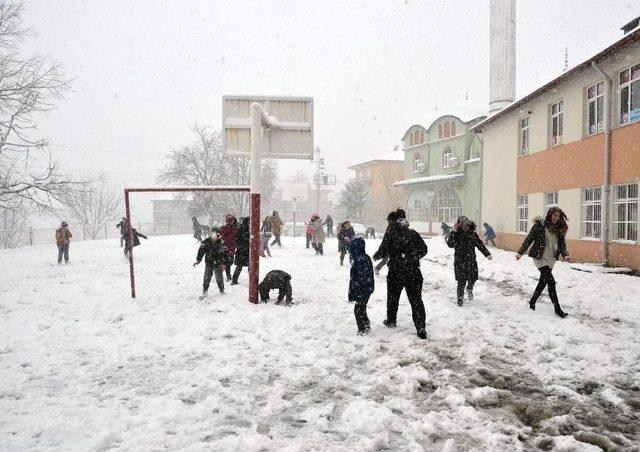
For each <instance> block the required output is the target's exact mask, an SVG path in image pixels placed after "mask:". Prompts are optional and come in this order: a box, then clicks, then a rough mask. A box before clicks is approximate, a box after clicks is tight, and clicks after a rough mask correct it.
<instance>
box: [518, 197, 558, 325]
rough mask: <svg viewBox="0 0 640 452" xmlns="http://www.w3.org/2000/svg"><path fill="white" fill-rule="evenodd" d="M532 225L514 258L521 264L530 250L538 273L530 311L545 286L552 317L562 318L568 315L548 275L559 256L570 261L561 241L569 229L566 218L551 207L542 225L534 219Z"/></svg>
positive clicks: (554, 282) (534, 308) (540, 220)
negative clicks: (522, 258) (554, 315)
mask: <svg viewBox="0 0 640 452" xmlns="http://www.w3.org/2000/svg"><path fill="white" fill-rule="evenodd" d="M533 221H534V223H533V226H531V230H530V231H529V234H528V235H527V238H526V239H524V242H523V243H522V246H521V247H520V249H519V250H518V254H517V255H516V259H517V260H520V258H521V257H522V255H523V254H524V253H526V252H527V249H529V246H531V249H530V250H529V256H531V257H532V258H533V262H534V263H535V264H536V267H538V271H539V272H540V280H539V281H538V285H537V286H536V289H535V291H534V292H533V296H532V297H531V300H530V301H529V307H530V308H531V309H532V310H534V311H535V310H536V301H538V297H539V296H540V295H541V294H542V291H543V290H544V288H545V286H549V298H551V302H552V303H553V308H554V310H555V313H556V315H557V316H558V317H560V318H565V317H566V316H567V315H568V314H567V313H566V312H564V311H563V310H562V308H561V307H560V302H559V301H558V293H557V292H556V280H555V278H554V277H553V273H551V272H552V271H553V266H554V264H555V263H556V260H558V257H560V256H562V258H563V259H564V260H565V261H567V262H570V261H571V259H570V257H569V252H568V251H567V242H566V241H565V238H564V237H565V234H566V233H567V230H568V229H569V226H568V225H567V216H566V215H565V213H564V212H563V211H562V209H560V208H559V207H552V208H550V209H549V211H548V212H547V217H546V218H545V219H544V221H542V218H540V217H536V218H535V220H533Z"/></svg>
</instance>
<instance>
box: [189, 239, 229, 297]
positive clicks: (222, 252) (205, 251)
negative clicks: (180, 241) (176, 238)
mask: <svg viewBox="0 0 640 452" xmlns="http://www.w3.org/2000/svg"><path fill="white" fill-rule="evenodd" d="M203 257H204V258H205V268H204V280H203V282H202V295H201V296H200V299H201V300H203V299H204V298H205V297H206V296H207V294H208V292H209V283H210V282H211V277H212V276H213V274H215V275H216V283H217V284H218V289H220V293H221V294H223V293H224V278H223V277H222V273H223V272H224V271H225V269H226V267H227V266H228V265H231V262H230V259H229V254H228V253H227V250H226V247H225V246H224V244H223V243H222V239H221V238H220V229H218V228H213V229H212V230H211V235H210V236H209V237H207V238H206V239H204V240H203V241H202V243H201V244H200V248H198V255H197V256H196V261H195V262H194V263H193V266H194V267H195V266H197V265H198V264H199V263H200V262H201V261H202V258H203Z"/></svg>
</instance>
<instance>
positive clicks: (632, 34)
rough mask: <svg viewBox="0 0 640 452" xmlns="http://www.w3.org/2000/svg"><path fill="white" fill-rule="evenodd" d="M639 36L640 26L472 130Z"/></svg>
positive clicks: (513, 108)
mask: <svg viewBox="0 0 640 452" xmlns="http://www.w3.org/2000/svg"><path fill="white" fill-rule="evenodd" d="M639 37H640V28H636V29H635V30H634V31H631V32H629V33H627V34H625V35H624V36H623V37H622V38H620V39H618V40H617V41H616V42H614V43H613V44H611V45H610V46H608V47H607V48H605V49H604V50H602V51H600V52H598V53H597V54H595V55H594V56H592V57H591V58H588V59H586V60H585V61H583V62H582V63H579V64H577V65H575V66H574V67H572V68H571V69H569V70H567V71H566V72H564V73H562V74H561V75H559V76H557V77H554V78H553V79H552V80H551V81H549V82H547V83H545V84H544V85H542V86H541V87H540V88H537V89H535V90H533V91H532V92H530V93H529V94H527V95H525V96H523V97H521V98H519V99H517V100H516V101H515V102H513V103H511V104H509V105H507V106H506V107H504V108H503V109H502V110H498V111H497V112H495V113H493V114H492V115H490V116H489V117H487V118H486V119H484V120H483V121H480V122H479V123H478V124H476V125H474V126H473V127H471V130H474V131H480V130H482V127H484V126H485V125H487V124H489V123H490V122H493V120H495V119H496V118H499V117H501V116H503V115H505V114H506V113H509V112H510V111H512V110H515V108H516V107H519V106H520V105H522V104H524V103H525V102H528V101H530V100H532V99H533V98H535V97H536V96H538V95H539V94H542V93H543V92H545V91H547V90H549V89H550V88H553V87H554V86H557V85H558V84H560V83H561V82H563V81H565V80H567V79H569V78H570V77H572V76H573V75H574V74H576V73H577V72H578V71H581V70H582V69H584V68H586V67H587V66H590V65H591V62H592V61H597V60H600V59H602V58H604V57H605V56H607V55H609V54H611V53H613V52H615V51H616V50H618V49H619V48H620V47H622V46H624V45H626V44H629V43H631V42H634V41H636V40H638V38H639Z"/></svg>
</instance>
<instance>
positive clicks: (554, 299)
mask: <svg viewBox="0 0 640 452" xmlns="http://www.w3.org/2000/svg"><path fill="white" fill-rule="evenodd" d="M538 270H539V271H540V279H539V280H538V285H537V286H536V290H534V291H533V296H532V297H531V301H530V302H529V303H531V304H535V302H536V301H538V297H540V295H541V294H542V291H543V290H544V288H545V286H548V287H549V298H551V303H553V307H554V308H555V310H556V311H558V310H562V308H561V307H560V303H559V301H558V293H557V292H556V279H555V278H554V277H553V273H552V272H551V268H550V267H548V266H546V265H545V266H544V267H541V268H539V269H538Z"/></svg>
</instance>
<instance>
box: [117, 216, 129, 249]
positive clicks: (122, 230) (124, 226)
mask: <svg viewBox="0 0 640 452" xmlns="http://www.w3.org/2000/svg"><path fill="white" fill-rule="evenodd" d="M116 228H119V229H120V248H122V246H123V244H124V240H125V237H124V235H125V233H126V231H127V219H126V218H125V217H122V220H120V223H118V224H116Z"/></svg>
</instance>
